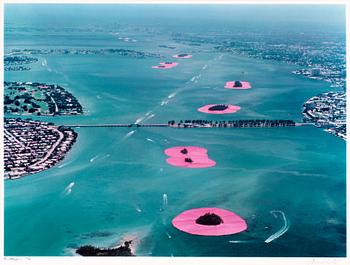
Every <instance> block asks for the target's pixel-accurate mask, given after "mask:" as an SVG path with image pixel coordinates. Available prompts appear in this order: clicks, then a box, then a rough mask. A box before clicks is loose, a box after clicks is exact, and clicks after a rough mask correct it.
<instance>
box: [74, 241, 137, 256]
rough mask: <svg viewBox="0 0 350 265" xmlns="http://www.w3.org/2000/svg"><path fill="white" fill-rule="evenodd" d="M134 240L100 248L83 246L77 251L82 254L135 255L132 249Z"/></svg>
mask: <svg viewBox="0 0 350 265" xmlns="http://www.w3.org/2000/svg"><path fill="white" fill-rule="evenodd" d="M131 244H132V241H125V242H124V244H123V245H121V246H118V247H115V248H98V247H94V246H91V245H85V246H81V247H79V248H78V249H77V250H76V253H77V254H79V255H81V256H134V254H133V253H132V251H131V248H130V246H131Z"/></svg>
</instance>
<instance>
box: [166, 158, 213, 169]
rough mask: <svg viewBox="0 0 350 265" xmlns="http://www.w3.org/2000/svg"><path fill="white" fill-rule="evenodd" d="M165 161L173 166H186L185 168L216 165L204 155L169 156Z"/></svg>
mask: <svg viewBox="0 0 350 265" xmlns="http://www.w3.org/2000/svg"><path fill="white" fill-rule="evenodd" d="M166 162H167V163H168V164H170V165H172V166H175V167H187V168H206V167H213V166H215V165H216V162H215V161H214V160H211V159H210V158H209V157H207V156H206V155H205V156H204V155H202V156H191V157H174V156H172V157H169V158H168V159H167V160H166Z"/></svg>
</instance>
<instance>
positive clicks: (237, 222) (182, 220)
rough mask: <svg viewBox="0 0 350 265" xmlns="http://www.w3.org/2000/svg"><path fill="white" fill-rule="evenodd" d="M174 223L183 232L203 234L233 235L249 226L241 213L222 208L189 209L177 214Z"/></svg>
mask: <svg viewBox="0 0 350 265" xmlns="http://www.w3.org/2000/svg"><path fill="white" fill-rule="evenodd" d="M172 224H173V226H174V227H175V228H177V229H179V230H181V231H183V232H186V233H189V234H193V235H201V236H224V235H232V234H237V233H240V232H242V231H245V230H246V229H247V228H248V226H247V223H246V222H245V220H244V219H243V218H241V217H240V216H239V215H237V214H235V213H234V212H231V211H228V210H225V209H221V208H197V209H191V210H187V211H184V212H183V213H181V214H179V215H178V216H176V217H175V218H174V219H173V221H172Z"/></svg>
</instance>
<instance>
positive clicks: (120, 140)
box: [4, 7, 346, 257]
mask: <svg viewBox="0 0 350 265" xmlns="http://www.w3.org/2000/svg"><path fill="white" fill-rule="evenodd" d="M11 8H12V9H14V7H11ZM11 8H9V7H8V10H9V13H8V14H12V17H10V15H8V16H7V20H5V22H6V23H5V27H6V26H10V25H12V24H11V23H13V25H14V27H15V29H14V30H12V31H6V30H5V50H7V51H8V50H9V49H11V48H47V47H49V48H52V47H65V48H82V47H87V48H106V47H107V48H109V47H122V48H126V49H127V48H129V49H135V50H143V51H151V52H159V53H161V54H162V55H164V56H165V59H167V60H171V55H173V54H174V53H179V52H190V53H191V54H193V58H192V59H188V60H185V59H183V60H179V62H180V63H179V65H178V66H177V67H175V68H172V69H169V70H163V71H162V70H156V69H152V68H151V66H153V65H157V64H158V63H159V61H163V60H165V59H158V58H146V59H136V58H130V57H121V56H117V55H45V56H42V55H41V56H39V62H38V63H36V64H34V65H33V69H32V70H31V71H27V72H6V73H5V80H6V81H37V82H48V83H58V84H61V85H63V86H64V87H66V88H67V89H68V90H69V91H71V92H72V93H73V94H74V95H75V96H76V97H77V98H78V99H79V100H80V101H81V103H82V105H83V107H84V111H85V115H84V116H75V117H40V119H41V120H47V121H53V122H55V123H56V124H58V125H64V124H95V123H132V122H135V121H137V120H139V121H140V122H141V123H142V122H150V123H159V122H165V123H166V122H167V121H168V120H172V119H175V120H180V119H214V120H228V119H255V118H259V119H294V120H296V121H301V120H302V116H301V106H302V104H303V102H304V101H305V100H306V99H308V98H309V97H311V96H313V95H316V94H319V93H322V92H325V91H329V90H331V88H330V87H329V84H328V83H325V82H322V81H316V80H310V79H306V78H303V77H300V76H296V75H293V74H292V73H291V71H292V70H294V69H297V67H296V66H292V65H286V64H283V63H277V62H272V61H262V60H256V59H251V58H246V57H243V56H238V55H230V54H227V53H216V52H213V50H212V46H211V45H210V44H203V45H202V46H200V47H195V46H189V45H186V44H177V43H174V41H172V40H171V38H170V36H169V34H168V33H167V32H166V30H169V31H172V30H174V29H173V28H172V25H171V24H169V25H165V26H164V25H163V26H162V27H161V28H160V29H159V31H154V32H153V31H150V32H151V33H149V32H147V33H145V32H142V33H137V31H135V30H132V29H131V28H124V29H120V32H121V33H120V34H122V35H123V36H125V37H127V36H132V37H133V38H135V39H137V40H138V42H135V43H129V42H122V41H120V40H118V38H117V37H116V36H113V35H110V34H108V32H99V33H91V32H83V33H81V32H80V33H64V32H63V33H62V32H60V33H52V32H51V33H50V34H49V33H47V32H45V31H43V32H42V31H35V30H34V29H31V28H30V29H27V30H26V31H25V33H23V32H22V31H23V30H24V29H23V28H21V27H20V26H18V25H22V24H20V22H18V24H16V19H17V17H15V16H14V15H13V10H12V11H11ZM66 8H68V7H66ZM33 10H34V9H33ZM10 11H11V12H12V13H11V12H10ZM23 12H24V11H22V13H23ZM41 12H43V11H42V10H41ZM89 12H91V11H89ZM5 15H6V14H5ZM80 16H82V17H83V16H84V14H83V13H82V14H81V15H80ZM11 19H12V20H11ZM41 19H43V20H44V21H45V19H46V20H48V18H47V17H45V16H44V17H41ZM104 19H105V20H107V19H108V16H107V18H104ZM19 20H20V19H19ZM82 21H83V22H84V23H85V22H86V21H85V20H83V19H82ZM111 21H112V20H111ZM83 22H82V23H83ZM22 23H24V22H22ZM26 23H27V24H26V25H27V26H28V25H31V24H30V23H33V24H35V23H37V24H35V25H34V26H33V27H34V28H35V26H38V22H37V21H35V20H34V22H28V21H27V22H26ZM28 23H29V24H28ZM51 23H54V22H52V21H51ZM61 23H63V22H61ZM86 23H88V22H86ZM111 23H112V22H111ZM125 23H126V22H125ZM156 25H158V24H156V23H155V24H154V25H152V28H156ZM16 26H18V27H17V28H16ZM167 26H168V29H167V28H166V27H167ZM196 26H197V27H199V25H197V24H196ZM48 27H49V26H48ZM140 27H141V26H140ZM150 27H151V26H150ZM178 27H180V26H178ZM183 28H185V27H183ZM5 29H6V28H5ZM176 30H178V29H176ZM183 30H184V29H183ZM201 30H202V32H203V31H204V30H205V29H201ZM161 44H166V45H174V46H176V47H177V49H176V50H175V51H173V50H169V49H164V48H159V47H158V45H161ZM242 71H244V72H245V74H244V77H243V78H244V79H246V80H248V81H249V82H251V84H252V86H253V88H252V89H250V90H247V91H232V90H227V89H224V84H225V82H226V81H229V80H233V79H236V78H242V74H241V72H242ZM210 103H231V104H235V105H239V106H241V110H240V111H239V112H237V113H235V114H229V115H221V116H220V115H216V116H215V115H209V114H204V113H200V112H197V108H199V107H200V106H202V105H206V104H210ZM38 119H39V118H38ZM75 130H76V131H77V132H78V134H79V136H78V139H77V142H76V144H75V145H74V146H73V148H72V150H71V151H70V152H69V153H68V155H67V156H66V158H65V159H64V160H63V161H62V162H61V163H60V164H59V165H57V166H55V167H53V168H51V169H49V170H47V171H43V172H41V173H38V174H35V175H30V176H26V177H23V178H22V179H19V180H16V181H5V204H4V208H5V209H4V210H5V230H4V232H5V255H8V256H61V255H72V253H73V252H74V248H76V247H78V246H80V245H82V244H94V245H98V246H111V245H115V244H116V243H117V242H118V241H119V240H121V239H122V238H123V237H124V236H126V235H129V234H134V235H137V237H138V238H139V239H140V243H139V244H138V246H137V251H136V255H140V256H248V257H249V256H267V257H269V256H345V241H346V238H345V234H346V232H345V227H346V213H345V209H346V196H345V183H346V168H345V166H346V150H345V149H346V148H345V147H346V143H345V141H344V140H342V139H340V138H337V137H334V136H332V135H330V134H328V133H326V132H324V131H322V130H321V129H317V128H314V127H294V128H265V129H263V128H256V129H173V128H136V129H135V128H77V129H75ZM177 145H198V146H203V147H205V148H207V149H208V152H209V156H210V157H211V158H212V159H214V160H215V161H216V162H217V165H216V166H215V167H213V168H207V169H183V168H177V167H172V166H170V165H168V164H167V163H166V162H165V159H166V156H165V154H164V153H163V150H164V149H166V148H168V147H172V146H177ZM72 182H74V184H75V185H74V186H73V188H72V192H71V193H70V194H66V193H65V188H66V187H67V186H68V185H69V184H70V183H72ZM164 194H166V195H167V198H168V203H167V205H163V204H164V202H163V195H164ZM207 206H210V207H222V208H225V209H229V210H231V211H234V212H236V213H237V214H239V215H240V216H242V217H243V218H244V219H246V221H247V223H248V230H247V231H245V232H243V233H241V234H236V235H231V236H223V237H200V236H193V235H188V234H185V233H183V232H180V231H178V230H176V229H175V228H173V227H172V225H171V220H172V219H173V218H174V217H175V216H176V215H178V214H180V213H181V212H182V211H184V210H187V209H190V208H196V207H207ZM271 211H272V212H271ZM273 211H282V212H283V213H284V214H285V216H286V218H287V222H288V230H287V232H286V233H284V234H283V235H282V236H281V237H279V238H276V239H275V240H273V241H272V242H271V243H265V242H264V241H265V240H266V239H267V238H268V237H269V236H271V235H272V234H274V233H276V232H277V231H278V230H280V229H281V227H282V226H283V224H284V222H283V218H282V215H276V216H274V215H273V214H272V213H274V212H273Z"/></svg>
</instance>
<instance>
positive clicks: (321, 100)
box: [303, 92, 346, 139]
mask: <svg viewBox="0 0 350 265" xmlns="http://www.w3.org/2000/svg"><path fill="white" fill-rule="evenodd" d="M303 116H304V120H305V121H307V122H313V123H314V124H315V125H316V126H317V127H321V128H324V129H325V130H326V131H327V132H330V133H332V134H334V135H336V136H339V137H341V138H343V139H346V93H345V92H327V93H323V94H321V95H318V96H314V97H312V98H310V99H309V100H307V101H306V102H305V103H304V105H303Z"/></svg>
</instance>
